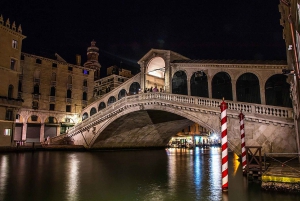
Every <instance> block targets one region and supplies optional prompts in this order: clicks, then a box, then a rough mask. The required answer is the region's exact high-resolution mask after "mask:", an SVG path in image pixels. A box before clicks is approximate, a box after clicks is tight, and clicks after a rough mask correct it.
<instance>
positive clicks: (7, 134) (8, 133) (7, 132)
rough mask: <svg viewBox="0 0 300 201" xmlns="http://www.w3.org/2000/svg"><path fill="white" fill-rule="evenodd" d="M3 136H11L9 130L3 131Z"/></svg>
mask: <svg viewBox="0 0 300 201" xmlns="http://www.w3.org/2000/svg"><path fill="white" fill-rule="evenodd" d="M4 135H5V136H10V135H11V129H10V128H6V129H4Z"/></svg>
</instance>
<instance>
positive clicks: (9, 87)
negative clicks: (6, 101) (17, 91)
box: [7, 84, 14, 98]
mask: <svg viewBox="0 0 300 201" xmlns="http://www.w3.org/2000/svg"><path fill="white" fill-rule="evenodd" d="M13 94H14V86H13V85H11V84H10V85H9V86H8V94H7V97H8V98H13Z"/></svg>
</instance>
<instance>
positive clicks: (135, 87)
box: [129, 82, 141, 95]
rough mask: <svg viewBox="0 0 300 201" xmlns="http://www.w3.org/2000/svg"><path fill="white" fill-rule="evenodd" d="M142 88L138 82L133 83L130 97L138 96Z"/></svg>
mask: <svg viewBox="0 0 300 201" xmlns="http://www.w3.org/2000/svg"><path fill="white" fill-rule="evenodd" d="M140 88H141V87H140V84H139V83H138V82H133V83H132V84H131V85H130V88H129V94H130V95H133V94H138V93H139V89H140Z"/></svg>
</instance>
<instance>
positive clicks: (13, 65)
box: [10, 59, 17, 70]
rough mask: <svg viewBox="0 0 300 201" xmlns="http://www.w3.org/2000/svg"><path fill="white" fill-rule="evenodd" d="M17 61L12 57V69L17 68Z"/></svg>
mask: <svg viewBox="0 0 300 201" xmlns="http://www.w3.org/2000/svg"><path fill="white" fill-rule="evenodd" d="M16 62H17V61H16V60H15V59H10V69H11V70H15V66H16Z"/></svg>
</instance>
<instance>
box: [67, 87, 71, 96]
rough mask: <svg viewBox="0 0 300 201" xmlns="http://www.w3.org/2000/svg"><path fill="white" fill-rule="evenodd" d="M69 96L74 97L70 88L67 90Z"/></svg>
mask: <svg viewBox="0 0 300 201" xmlns="http://www.w3.org/2000/svg"><path fill="white" fill-rule="evenodd" d="M67 98H72V91H71V90H70V89H69V90H68V91H67Z"/></svg>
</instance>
